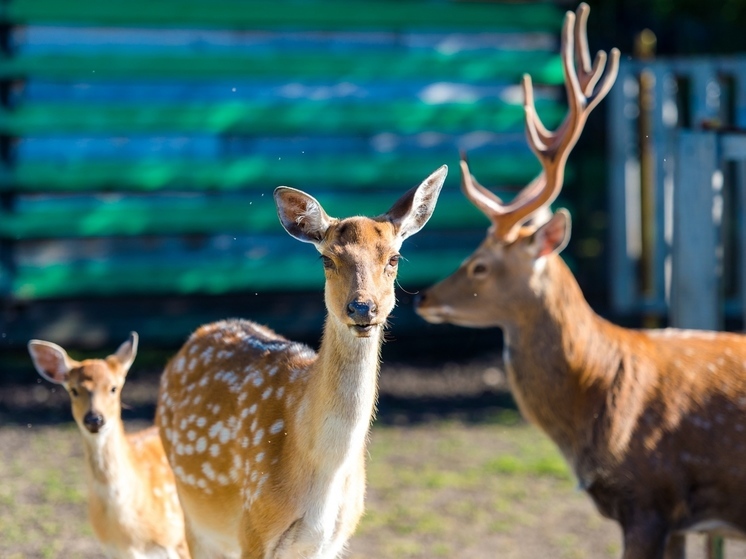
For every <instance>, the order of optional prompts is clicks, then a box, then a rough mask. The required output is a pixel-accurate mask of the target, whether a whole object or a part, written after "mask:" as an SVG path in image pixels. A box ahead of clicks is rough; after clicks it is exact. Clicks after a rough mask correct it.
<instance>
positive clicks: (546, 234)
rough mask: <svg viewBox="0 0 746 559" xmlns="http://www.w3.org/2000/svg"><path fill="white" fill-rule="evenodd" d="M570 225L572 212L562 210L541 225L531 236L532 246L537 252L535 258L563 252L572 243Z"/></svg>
mask: <svg viewBox="0 0 746 559" xmlns="http://www.w3.org/2000/svg"><path fill="white" fill-rule="evenodd" d="M570 223H571V219H570V212H568V211H567V210H566V209H564V208H560V209H559V210H557V211H556V212H555V214H554V215H553V216H552V217H551V219H550V220H549V221H547V222H546V223H544V224H543V225H541V226H540V227H539V228H538V229H537V230H536V232H534V234H533V235H532V236H531V241H532V242H531V246H532V247H534V248H535V250H536V255H535V258H541V257H542V256H546V255H547V254H551V253H555V252H556V253H559V252H562V250H563V249H564V248H565V247H566V246H567V243H568V242H570V228H571V227H570Z"/></svg>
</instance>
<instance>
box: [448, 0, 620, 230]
mask: <svg viewBox="0 0 746 559" xmlns="http://www.w3.org/2000/svg"><path fill="white" fill-rule="evenodd" d="M589 12H590V8H589V7H588V5H587V4H585V3H582V4H580V6H579V7H578V9H577V11H576V12H575V13H573V12H567V13H566V14H565V20H564V22H563V25H562V38H561V48H560V57H561V59H562V70H563V74H564V81H565V90H566V92H567V100H568V104H569V108H568V112H567V115H566V116H565V118H564V120H563V121H562V124H560V126H559V127H558V128H557V129H556V130H555V131H553V132H552V131H549V130H547V128H546V127H545V126H544V124H543V123H542V122H541V119H540V118H539V115H538V114H537V112H536V104H535V101H534V90H533V84H532V81H531V76H529V75H528V74H525V75H524V76H523V94H524V102H523V107H524V112H525V123H526V136H527V138H528V143H529V146H530V147H531V150H532V151H533V152H534V154H535V155H536V157H537V158H538V159H539V161H540V162H541V164H542V167H543V172H542V173H541V174H540V175H539V176H538V177H536V178H535V179H534V180H533V181H532V182H531V183H530V184H529V185H527V186H526V187H525V188H524V189H523V190H521V192H519V193H518V195H517V196H516V197H515V198H514V199H513V200H512V201H511V202H510V203H509V204H503V203H502V202H501V201H500V199H499V198H497V197H496V196H495V195H494V194H492V193H491V192H490V191H489V190H487V189H486V188H484V187H483V186H481V185H479V183H477V182H476V181H475V180H474V177H472V176H471V173H470V172H469V166H468V164H467V162H466V158H465V157H464V156H463V155H462V161H461V171H462V179H461V184H462V189H463V190H464V193H465V194H466V196H467V197H468V198H469V199H470V200H471V201H472V202H473V203H474V205H476V206H477V207H478V208H479V209H480V210H482V211H483V212H484V213H485V214H486V215H487V217H489V218H490V220H491V221H492V222H493V224H494V226H495V227H494V229H493V231H494V233H495V234H496V235H497V236H499V237H500V238H503V239H505V240H508V241H509V240H512V238H514V235H515V233H516V232H517V230H518V227H517V226H518V225H520V224H521V223H523V222H524V221H526V220H527V219H528V218H529V217H530V216H531V214H533V213H534V212H535V211H537V210H538V209H539V208H541V207H543V206H547V205H549V204H551V203H552V202H553V201H554V200H555V199H556V198H557V196H558V195H559V193H560V191H561V190H562V185H563V182H564V172H565V165H566V163H567V158H568V157H569V154H570V151H571V150H572V148H573V147H574V146H575V144H576V143H577V141H578V138H579V137H580V134H581V133H582V131H583V127H584V126H585V123H586V120H587V119H588V115H589V114H590V113H591V111H592V110H593V109H594V108H595V107H596V106H597V105H598V104H599V103H600V102H601V100H602V99H603V98H604V97H605V96H606V94H607V93H608V92H609V90H610V89H611V87H612V85H613V84H614V81H615V80H616V76H617V73H618V71H619V58H620V53H619V50H618V49H616V48H614V49H612V50H611V51H610V55H609V56H608V57H607V55H606V53H605V52H604V51H599V52H598V53H597V54H596V57H595V58H594V60H593V64H592V65H591V60H590V53H589V50H588V37H587V22H588V14H589Z"/></svg>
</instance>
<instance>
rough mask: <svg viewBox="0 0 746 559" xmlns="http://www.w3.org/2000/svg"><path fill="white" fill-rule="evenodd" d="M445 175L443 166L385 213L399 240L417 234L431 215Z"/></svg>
mask: <svg viewBox="0 0 746 559" xmlns="http://www.w3.org/2000/svg"><path fill="white" fill-rule="evenodd" d="M447 174H448V167H447V166H446V165H443V166H442V167H441V168H439V169H438V170H437V171H435V172H434V173H433V174H432V175H430V176H429V177H427V178H426V179H425V180H424V181H423V182H422V184H420V185H419V186H418V187H415V188H413V189H411V190H410V191H409V192H407V193H406V194H404V196H402V197H401V198H399V200H397V202H396V203H395V204H394V205H393V206H392V207H391V209H390V210H389V211H388V212H386V216H387V217H388V218H389V220H391V222H392V223H393V224H394V226H395V227H396V230H397V234H398V235H399V238H400V239H401V240H404V239H406V238H407V237H409V236H411V235H414V234H415V233H417V231H419V230H420V229H422V228H423V227H424V226H425V224H426V223H427V221H428V220H429V219H430V216H431V215H433V211H435V203H436V202H437V201H438V195H439V194H440V189H441V188H442V187H443V182H445V180H446V175H447Z"/></svg>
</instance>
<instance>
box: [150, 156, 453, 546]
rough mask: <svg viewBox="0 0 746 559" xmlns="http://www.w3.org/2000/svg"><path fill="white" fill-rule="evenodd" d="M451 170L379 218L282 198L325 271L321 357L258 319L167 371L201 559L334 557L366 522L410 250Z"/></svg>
mask: <svg viewBox="0 0 746 559" xmlns="http://www.w3.org/2000/svg"><path fill="white" fill-rule="evenodd" d="M446 172H447V169H446V167H441V168H440V169H438V170H437V171H435V172H434V173H433V174H432V175H430V177H428V178H427V179H426V180H425V181H424V182H423V183H422V184H420V185H419V186H418V187H416V188H413V189H411V190H410V191H409V192H407V193H406V194H404V195H403V196H402V197H401V198H400V199H399V200H398V201H397V202H396V203H395V204H394V205H393V206H392V207H391V209H390V210H389V211H388V212H386V213H385V214H383V215H380V216H378V217H374V218H368V217H349V218H346V219H336V218H332V217H329V216H328V215H327V213H326V212H325V211H324V209H323V208H322V206H321V204H320V203H319V202H318V201H317V200H316V199H314V198H313V197H311V196H309V195H308V194H305V193H303V192H301V191H299V190H295V189H293V188H288V187H278V188H277V189H276V190H275V194H274V198H275V202H276V205H277V211H278V216H279V218H280V222H281V223H282V225H283V226H284V228H285V229H286V230H287V232H288V233H289V234H290V235H291V236H293V237H295V238H296V239H298V240H300V241H303V242H308V243H312V244H313V245H314V246H315V247H316V249H317V250H318V251H319V252H320V253H321V260H322V263H323V267H324V272H325V277H326V284H325V289H324V293H325V303H326V308H327V317H326V321H325V324H324V333H323V337H322V341H321V346H320V348H319V351H318V354H317V353H315V352H314V351H313V350H311V349H310V348H309V347H306V346H305V345H302V344H299V343H294V342H291V341H289V340H287V339H285V338H283V337H282V336H280V335H278V334H276V333H275V332H273V331H272V330H269V329H268V328H265V327H264V326H260V325H258V324H255V323H253V322H249V321H247V320H225V321H222V322H216V323H213V324H208V325H206V326H202V327H201V328H199V329H198V330H197V331H196V332H194V333H193V334H192V336H191V337H190V338H189V340H188V341H187V342H186V343H185V344H184V346H183V347H182V348H181V349H180V350H179V352H178V353H177V354H176V355H175V356H174V357H173V358H172V359H171V360H170V362H169V363H168V365H167V366H166V369H165V371H164V373H163V377H162V381H161V390H160V396H159V400H158V408H157V413H156V423H157V425H158V426H159V427H160V429H161V438H162V439H163V445H164V447H165V449H166V454H167V455H168V459H169V461H170V462H171V466H172V467H173V469H174V473H175V475H176V484H177V487H178V491H179V496H180V498H181V502H182V506H183V507H184V517H185V522H186V535H187V541H188V543H189V549H190V551H191V553H192V556H193V557H194V558H195V559H202V558H204V557H212V556H215V555H219V554H222V555H224V556H231V557H238V556H240V557H242V558H244V559H247V558H263V559H269V558H272V559H291V558H298V559H300V558H303V559H312V558H313V559H327V558H329V559H331V558H334V557H337V556H338V555H339V553H340V552H341V551H342V549H343V547H344V545H345V543H346V541H347V539H348V538H349V537H350V535H351V534H352V532H353V531H354V529H355V527H356V525H357V523H358V521H359V519H360V516H361V514H362V512H363V500H364V493H365V448H366V441H367V438H368V430H369V427H370V423H371V419H372V415H373V411H374V406H375V401H376V395H377V380H378V378H377V377H378V369H379V361H380V348H381V343H382V336H383V329H384V326H385V324H386V321H387V318H388V316H389V313H390V312H391V310H392V309H393V307H394V304H395V294H394V280H395V278H396V273H397V267H398V263H399V250H400V248H401V245H402V241H404V239H406V238H407V237H409V236H410V235H413V234H415V233H416V232H417V231H419V230H420V229H421V228H422V227H423V226H424V225H425V223H426V222H427V221H428V219H429V218H430V216H431V214H432V212H433V210H434V209H435V203H436V201H437V198H438V194H439V193H440V189H441V187H442V185H443V181H444V180H445V177H446Z"/></svg>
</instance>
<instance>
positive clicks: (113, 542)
mask: <svg viewBox="0 0 746 559" xmlns="http://www.w3.org/2000/svg"><path fill="white" fill-rule="evenodd" d="M136 343H137V339H136V337H134V338H132V339H131V340H130V341H128V342H125V343H124V344H122V346H121V347H120V349H119V351H118V352H117V353H116V354H115V355H110V356H109V357H107V358H106V359H87V360H85V361H75V360H73V359H70V357H69V356H68V355H67V353H66V352H65V350H64V349H62V348H61V347H59V346H57V345H55V344H51V343H49V342H42V341H38V340H32V341H31V342H30V343H29V351H30V353H31V356H32V358H33V360H34V364H35V366H36V368H37V370H38V371H39V374H41V375H42V376H43V377H44V378H46V379H47V380H49V381H51V382H54V383H57V384H62V385H63V386H64V387H65V389H66V390H67V391H68V392H69V393H70V398H71V407H72V414H73V417H74V418H75V422H76V423H77V424H78V427H79V429H80V431H81V433H82V435H83V442H84V449H85V468H86V474H87V478H88V512H89V517H90V521H91V524H92V526H93V531H94V533H95V534H96V537H97V538H98V539H99V541H100V542H101V543H102V544H103V546H104V548H105V550H106V552H107V554H108V555H109V556H110V557H122V558H130V557H152V558H162V559H188V558H189V551H188V550H187V547H186V541H185V539H184V521H183V516H182V512H181V507H180V505H179V501H178V498H177V495H176V485H175V483H174V477H173V472H172V471H171V468H170V467H169V465H168V462H167V460H166V456H165V453H164V451H163V446H162V444H161V440H160V438H159V436H158V430H157V428H156V427H150V428H148V429H144V430H142V431H139V432H136V433H130V434H126V433H125V431H124V424H123V423H122V419H121V401H120V394H121V389H122V386H123V384H124V381H125V377H126V375H127V370H128V369H129V367H130V365H131V363H132V361H133V360H134V353H135V351H136V349H135V347H136ZM89 414H95V415H97V416H98V417H100V418H101V420H102V422H103V423H102V425H101V427H100V429H99V430H98V431H97V432H95V433H92V432H91V431H90V430H89V427H88V426H87V425H86V416H87V415H89Z"/></svg>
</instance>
